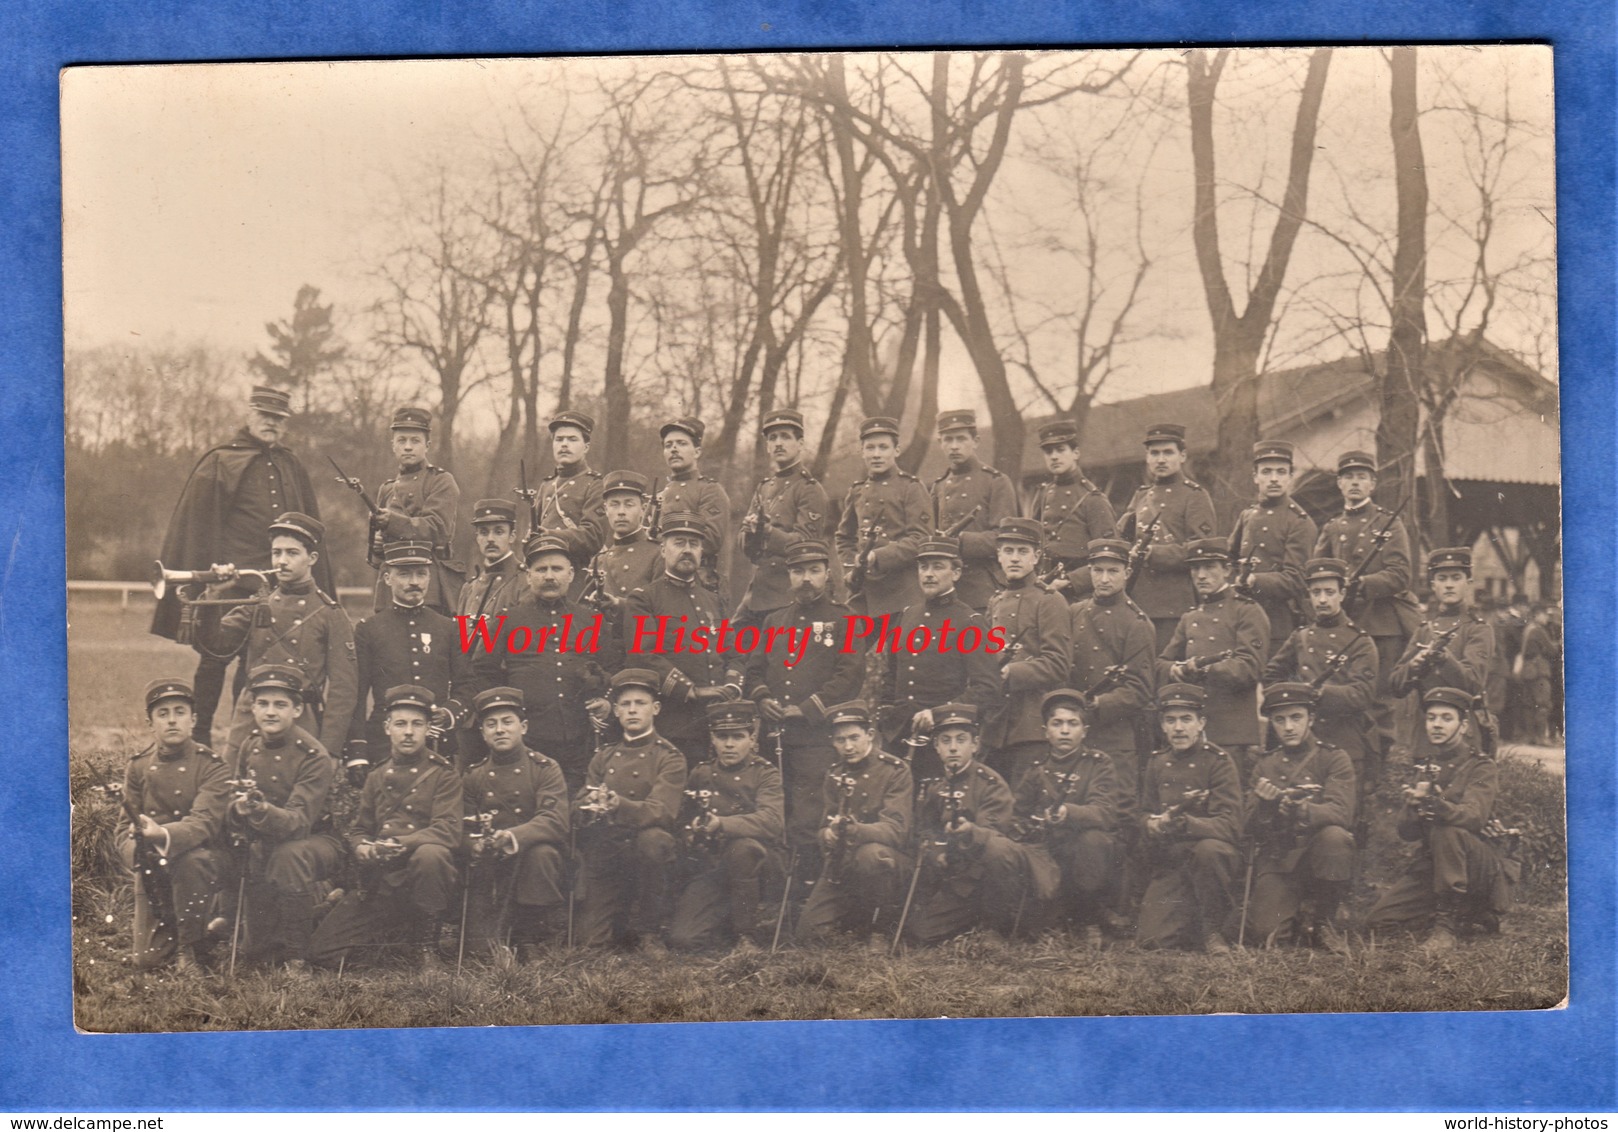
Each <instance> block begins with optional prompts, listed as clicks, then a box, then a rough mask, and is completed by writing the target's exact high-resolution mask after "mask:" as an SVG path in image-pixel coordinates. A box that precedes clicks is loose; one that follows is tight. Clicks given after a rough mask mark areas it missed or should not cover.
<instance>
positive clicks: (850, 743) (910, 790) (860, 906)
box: [797, 700, 915, 951]
mask: <svg viewBox="0 0 1618 1132" xmlns="http://www.w3.org/2000/svg"><path fill="white" fill-rule="evenodd" d="M826 719H827V721H828V722H829V723H830V724H831V738H832V745H833V746H834V747H836V749H837V758H838V761H837V764H836V765H835V766H833V767H832V768H831V770H830V771H829V772H827V774H826V785H825V824H824V825H823V826H822V827H821V830H820V853H821V860H822V865H821V870H820V879H819V880H818V881H817V882H816V883H815V889H814V891H813V892H812V893H810V895H809V901H808V903H806V904H805V905H804V906H803V913H802V915H801V916H800V917H799V918H798V930H797V938H798V939H800V940H813V939H816V938H817V937H820V936H824V935H826V934H827V933H829V932H831V931H834V930H837V929H843V930H852V931H854V932H858V933H861V934H868V935H869V943H870V945H871V946H872V947H873V948H879V949H881V950H883V951H886V950H887V946H888V936H887V933H888V932H891V931H892V930H893V923H894V921H895V920H896V919H897V918H898V915H899V902H900V900H901V899H902V893H901V892H900V875H901V873H902V872H903V871H904V870H905V869H908V868H909V866H910V861H909V858H908V857H907V856H906V855H905V847H906V846H907V845H908V844H909V843H910V818H911V810H912V807H913V805H914V797H915V791H914V787H913V785H912V782H911V778H910V768H909V767H908V766H907V765H905V762H904V760H903V759H900V758H895V757H894V756H893V755H890V754H888V753H887V752H886V751H881V750H878V749H877V747H876V729H875V728H874V727H873V726H872V720H871V712H870V709H869V708H868V707H866V705H865V701H863V700H850V701H849V702H848V703H845V704H838V705H836V706H835V707H832V708H831V709H829V710H828V711H827V713H826ZM873 927H875V928H876V930H875V931H873V930H872V929H873ZM884 929H885V930H884Z"/></svg>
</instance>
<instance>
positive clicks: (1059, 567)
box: [1036, 562, 1068, 590]
mask: <svg viewBox="0 0 1618 1132" xmlns="http://www.w3.org/2000/svg"><path fill="white" fill-rule="evenodd" d="M1067 580H1068V578H1067V563H1066V562H1058V563H1057V564H1056V565H1055V566H1052V567H1051V568H1050V569H1049V570H1047V571H1045V573H1043V574H1040V575H1039V576H1038V578H1037V579H1036V581H1038V582H1039V584H1040V585H1042V586H1045V587H1047V588H1048V589H1053V590H1054V589H1057V588H1058V583H1061V582H1065V581H1067Z"/></svg>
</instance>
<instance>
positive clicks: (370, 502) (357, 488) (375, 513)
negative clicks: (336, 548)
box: [326, 453, 387, 566]
mask: <svg viewBox="0 0 1618 1132" xmlns="http://www.w3.org/2000/svg"><path fill="white" fill-rule="evenodd" d="M326 459H327V460H329V461H330V462H331V466H332V467H333V468H334V469H336V471H337V482H338V483H340V484H342V485H343V486H344V487H346V488H348V489H349V490H350V491H352V492H353V493H354V494H355V495H357V496H359V497H360V502H361V503H363V504H365V509H366V510H367V511H369V512H370V515H371V529H370V533H369V535H368V536H367V537H368V541H367V544H366V556H367V560H368V561H369V562H370V563H371V565H373V566H376V565H379V564H380V563H381V562H382V523H383V520H384V518H385V516H386V514H387V512H385V511H383V510H382V508H380V507H378V506H377V505H376V500H374V499H372V498H371V497H370V495H369V494H368V493H367V492H366V490H365V485H364V484H362V483H360V481H359V480H357V479H355V478H354V477H353V476H351V475H349V474H348V473H347V472H345V471H343V469H342V467H341V466H340V465H339V464H338V463H337V461H336V459H334V458H333V457H332V455H331V454H330V453H327V454H326Z"/></svg>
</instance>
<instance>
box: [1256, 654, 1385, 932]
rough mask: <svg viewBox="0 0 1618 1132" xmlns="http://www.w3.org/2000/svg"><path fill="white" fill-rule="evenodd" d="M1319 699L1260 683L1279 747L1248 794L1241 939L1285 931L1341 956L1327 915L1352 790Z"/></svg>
mask: <svg viewBox="0 0 1618 1132" xmlns="http://www.w3.org/2000/svg"><path fill="white" fill-rule="evenodd" d="M1367 647H1369V646H1367ZM1318 702H1319V693H1318V692H1317V691H1316V690H1315V689H1314V688H1312V687H1310V686H1309V685H1308V684H1271V685H1270V686H1269V687H1268V688H1266V689H1264V714H1265V715H1266V716H1267V717H1269V721H1270V727H1271V728H1273V729H1274V731H1275V737H1276V740H1277V742H1278V745H1277V746H1276V747H1275V748H1274V749H1273V750H1270V751H1267V752H1266V753H1265V754H1264V756H1263V758H1261V759H1260V760H1259V762H1258V766H1257V767H1256V768H1254V771H1253V775H1254V779H1253V788H1252V790H1250V791H1249V792H1248V799H1247V812H1248V819H1247V836H1248V839H1249V845H1250V848H1249V850H1248V851H1249V852H1250V853H1252V854H1254V856H1253V872H1252V886H1253V887H1252V890H1251V893H1250V896H1249V899H1248V902H1247V921H1246V923H1244V924H1243V925H1242V930H1241V935H1240V938H1241V940H1242V941H1243V942H1251V943H1255V944H1269V943H1271V942H1272V941H1274V940H1276V939H1278V938H1281V937H1282V936H1285V935H1287V934H1289V933H1290V934H1291V936H1292V941H1293V942H1294V943H1299V944H1315V945H1317V946H1321V947H1325V948H1327V949H1329V950H1331V951H1335V952H1337V953H1339V954H1342V955H1346V954H1348V942H1347V941H1346V940H1345V939H1344V938H1343V937H1342V935H1341V934H1340V933H1339V932H1338V931H1337V928H1336V926H1335V925H1334V924H1333V922H1332V920H1333V917H1335V916H1336V914H1337V908H1338V906H1339V905H1340V904H1341V903H1342V901H1343V897H1345V896H1347V895H1348V885H1349V879H1350V877H1351V876H1352V875H1353V871H1354V835H1353V833H1351V832H1350V831H1351V830H1352V829H1353V828H1354V806H1355V800H1356V798H1357V791H1358V787H1357V785H1356V783H1355V779H1354V762H1353V760H1352V759H1350V758H1349V756H1348V752H1347V751H1345V750H1343V749H1342V748H1341V747H1335V746H1333V745H1332V744H1330V743H1327V742H1325V741H1324V740H1321V739H1317V738H1316V737H1315V734H1314V722H1315V705H1316V704H1317V703H1318Z"/></svg>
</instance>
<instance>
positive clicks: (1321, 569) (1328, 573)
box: [1303, 558, 1349, 582]
mask: <svg viewBox="0 0 1618 1132" xmlns="http://www.w3.org/2000/svg"><path fill="white" fill-rule="evenodd" d="M1348 574H1349V570H1348V563H1347V562H1344V561H1343V560H1342V559H1341V558H1311V559H1310V560H1309V561H1308V562H1306V563H1304V567H1303V580H1304V581H1305V582H1313V581H1315V580H1316V579H1318V578H1336V579H1337V580H1338V581H1339V582H1346V581H1348Z"/></svg>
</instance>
